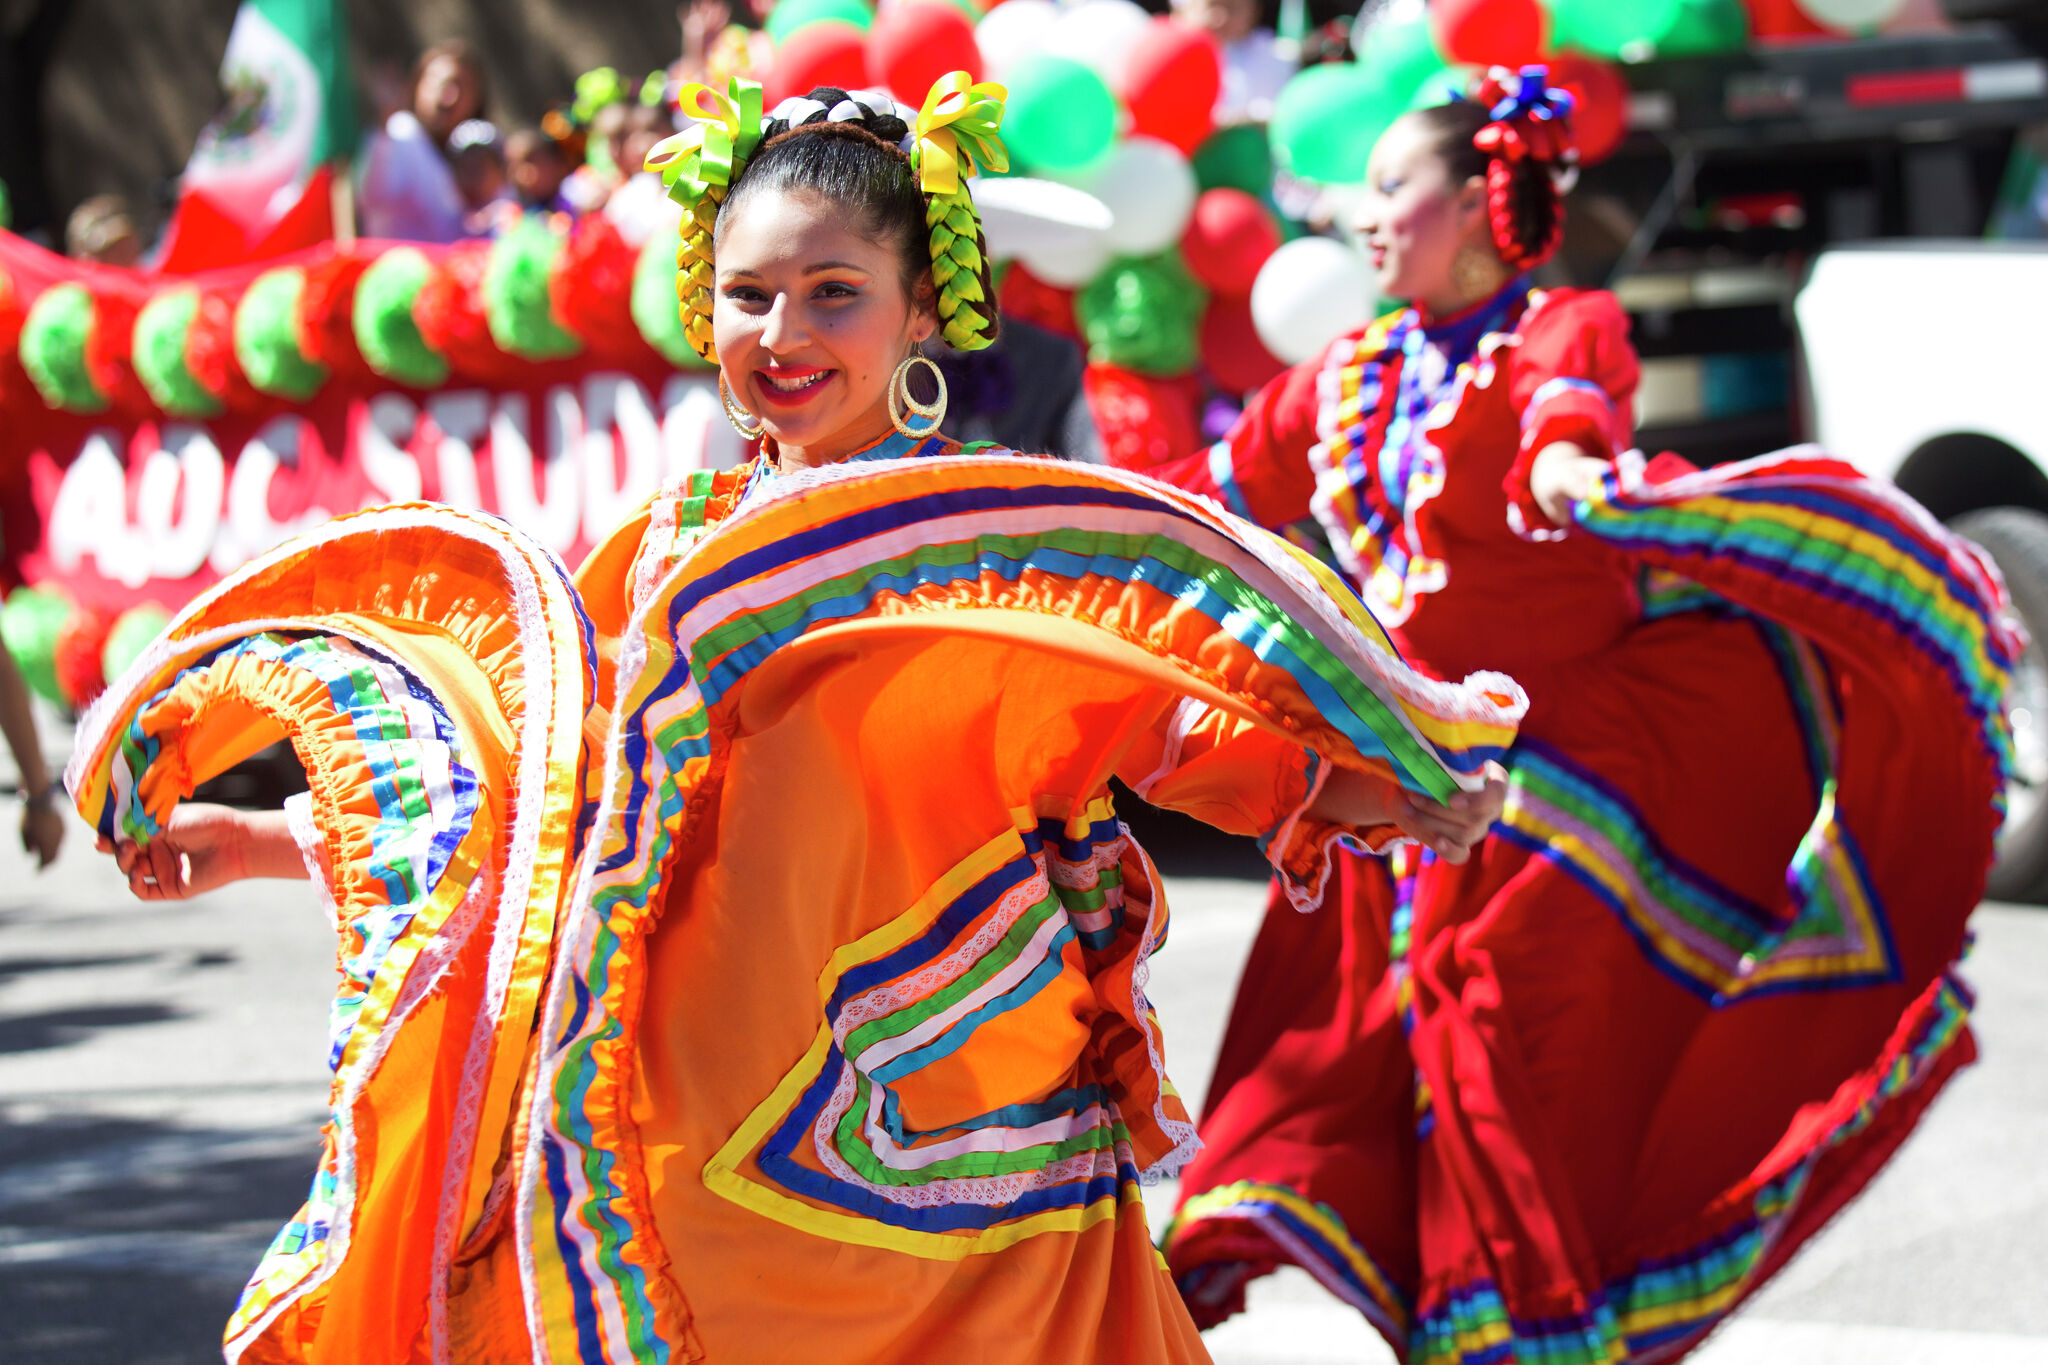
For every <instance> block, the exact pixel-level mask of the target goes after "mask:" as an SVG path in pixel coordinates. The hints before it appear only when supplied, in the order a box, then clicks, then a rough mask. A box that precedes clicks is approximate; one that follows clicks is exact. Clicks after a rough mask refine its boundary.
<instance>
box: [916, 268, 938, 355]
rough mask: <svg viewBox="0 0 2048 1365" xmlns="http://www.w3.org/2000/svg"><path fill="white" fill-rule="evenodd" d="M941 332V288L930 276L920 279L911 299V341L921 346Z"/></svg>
mask: <svg viewBox="0 0 2048 1365" xmlns="http://www.w3.org/2000/svg"><path fill="white" fill-rule="evenodd" d="M938 330H939V287H938V285H937V284H935V283H934V282H933V280H932V277H931V276H929V275H924V276H921V277H919V279H918V282H917V292H916V293H915V294H913V295H911V299H910V339H911V340H912V341H914V342H916V343H918V344H919V345H922V344H923V343H925V342H927V341H930V340H931V338H932V334H933V333H935V332H937V331H938Z"/></svg>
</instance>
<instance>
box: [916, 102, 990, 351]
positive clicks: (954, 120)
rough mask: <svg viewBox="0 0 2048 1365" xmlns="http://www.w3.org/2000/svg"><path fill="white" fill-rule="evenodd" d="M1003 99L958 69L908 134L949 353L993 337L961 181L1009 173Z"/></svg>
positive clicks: (984, 262) (979, 249) (977, 234)
mask: <svg viewBox="0 0 2048 1365" xmlns="http://www.w3.org/2000/svg"><path fill="white" fill-rule="evenodd" d="M1009 93H1010V92H1009V91H1007V90H1005V89H1004V88H1003V87H1002V86H1000V85H997V84H996V83H995V82H993V81H985V82H982V83H981V84H979V85H977V84H975V83H974V80H973V78H972V77H971V76H969V75H968V74H967V73H966V72H965V71H954V72H950V73H948V74H947V75H944V76H941V77H939V79H938V80H937V81H936V82H934V83H933V85H932V88H931V91H930V93H929V94H927V95H926V96H925V97H924V107H923V108H922V109H920V110H918V111H917V123H916V125H915V126H914V128H913V129H912V133H911V137H912V139H913V142H912V145H911V148H910V164H911V166H912V168H913V169H914V170H915V171H916V172H917V184H918V188H919V189H921V190H923V191H924V197H925V211H924V222H925V227H926V228H927V229H929V230H930V232H931V252H932V282H933V283H935V284H936V285H938V287H939V305H938V310H939V333H940V335H942V336H944V337H945V338H946V342H947V344H948V345H950V346H952V347H953V348H954V349H955V350H960V351H975V350H979V349H981V348H982V347H984V346H986V345H988V344H989V343H990V342H992V341H994V340H995V339H996V305H995V294H994V289H995V286H994V282H993V281H992V280H991V279H990V278H989V261H988V251H987V248H986V244H985V243H984V242H983V241H982V236H981V215H980V214H979V213H977V212H976V211H975V208H974V200H973V198H972V197H971V196H970V195H969V194H968V192H967V180H968V177H970V176H972V175H975V174H977V173H978V172H979V171H981V170H982V169H983V168H984V167H986V168H987V169H989V170H992V171H1006V170H1008V169H1010V156H1009V153H1008V152H1007V151H1005V150H1004V148H1003V141H1002V138H1001V137H1000V136H999V135H998V134H999V132H1000V130H1001V128H1002V123H1003V101H1004V100H1006V99H1008V98H1009Z"/></svg>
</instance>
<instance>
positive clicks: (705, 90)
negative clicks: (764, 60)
mask: <svg viewBox="0 0 2048 1365" xmlns="http://www.w3.org/2000/svg"><path fill="white" fill-rule="evenodd" d="M728 89H729V90H730V91H731V94H730V95H721V94H719V93H718V92H717V91H716V90H713V89H712V88H711V87H710V86H708V85H704V84H701V83H700V82H696V81H692V82H691V83H690V84H688V85H686V86H684V87H683V88H682V91H681V92H680V93H679V94H678V95H677V97H676V107H677V108H678V109H680V110H681V111H682V112H683V113H685V114H687V115H689V116H690V117H691V118H694V119H696V120H697V126H696V127H694V128H688V129H685V130H684V131H682V132H680V133H677V134H676V135H675V136H673V137H667V138H663V139H662V140H661V141H660V142H657V143H656V144H654V150H653V151H651V152H649V153H648V154H647V169H648V170H650V171H653V172H655V173H656V174H657V175H659V176H660V177H661V183H662V184H663V185H665V186H667V187H668V197H669V198H671V199H673V200H675V201H676V202H677V203H678V204H681V205H683V206H684V207H686V208H687V207H689V206H690V205H691V204H693V203H695V202H696V201H697V200H699V199H702V198H703V197H704V196H705V195H706V194H709V193H711V191H712V190H713V189H714V188H716V189H719V190H726V189H729V188H731V186H732V182H733V181H735V180H737V179H738V178H739V174H740V172H741V171H743V170H745V169H746V165H747V158H748V157H750V156H752V155H753V154H754V148H756V147H758V146H759V145H760V144H761V87H760V86H759V85H758V84H756V83H755V82H753V81H745V80H741V79H740V78H739V77H738V76H734V77H733V78H732V82H731V84H730V86H729V87H728Z"/></svg>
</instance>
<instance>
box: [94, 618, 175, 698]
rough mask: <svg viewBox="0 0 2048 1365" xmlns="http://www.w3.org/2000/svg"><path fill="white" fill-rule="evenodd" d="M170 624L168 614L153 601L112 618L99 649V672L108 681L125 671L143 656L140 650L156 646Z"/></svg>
mask: <svg viewBox="0 0 2048 1365" xmlns="http://www.w3.org/2000/svg"><path fill="white" fill-rule="evenodd" d="M170 623H171V614H170V613H169V612H167V611H165V610H164V609H163V608H162V607H160V606H158V605H157V604H156V603H154V602H144V603H142V604H141V605H140V606H134V607H130V608H128V610H126V611H124V612H122V613H121V614H120V615H119V616H118V617H116V618H115V619H114V627H113V629H112V630H109V631H108V632H107V643H106V644H105V646H104V647H102V648H101V650H100V672H101V674H102V676H104V677H105V678H106V679H107V680H108V681H109V682H112V681H113V680H114V679H115V678H118V677H120V676H121V675H122V674H123V673H126V672H127V671H128V665H130V664H132V663H134V662H135V661H136V660H137V659H139V658H141V657H142V651H143V650H145V649H148V648H149V647H150V646H151V645H152V644H154V643H156V637H157V636H159V635H161V634H163V633H164V627H165V626H167V625H169V624H170Z"/></svg>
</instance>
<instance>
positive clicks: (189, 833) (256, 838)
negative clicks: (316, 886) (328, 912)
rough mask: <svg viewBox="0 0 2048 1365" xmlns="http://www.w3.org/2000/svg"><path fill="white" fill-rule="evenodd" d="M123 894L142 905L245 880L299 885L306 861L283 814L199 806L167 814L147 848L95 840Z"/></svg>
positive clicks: (186, 806)
mask: <svg viewBox="0 0 2048 1365" xmlns="http://www.w3.org/2000/svg"><path fill="white" fill-rule="evenodd" d="M99 849H100V852H102V853H111V854H113V855H114V862H115V865H116V866H118V867H119V868H120V869H121V873H122V875H123V876H125V877H127V878H128V889H129V890H130V891H132V892H134V893H135V895H136V896H137V897H138V898H139V899H142V900H146V901H175V900H184V899H185V898H186V897H188V896H196V895H198V894H199V893H201V892H202V891H212V890H214V889H215V888H217V887H222V886H226V885H227V884H228V883H230V882H238V881H243V880H246V879H247V878H250V877H283V878H291V879H295V880H304V879H305V878H306V877H307V875H308V874H307V871H306V861H305V859H304V858H303V857H302V856H301V855H300V853H299V846H298V844H297V843H296V842H295V841H294V840H293V838H292V832H291V826H290V824H289V822H288V821H287V819H286V817H285V813H284V812H283V811H242V810H236V809H234V808H233V807H231V806H216V805H211V804H208V803H207V802H204V801H194V802H187V803H186V804H184V805H181V806H179V807H178V808H177V809H176V810H175V811H172V812H171V819H170V823H169V824H167V825H166V826H165V827H164V832H163V833H162V834H160V835H158V836H157V837H156V838H155V839H152V840H151V841H150V842H149V843H147V844H136V843H131V842H129V841H128V840H126V839H123V840H121V841H120V842H118V843H116V842H114V841H112V840H109V839H107V838H105V837H104V836H102V837H101V839H100V841H99Z"/></svg>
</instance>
